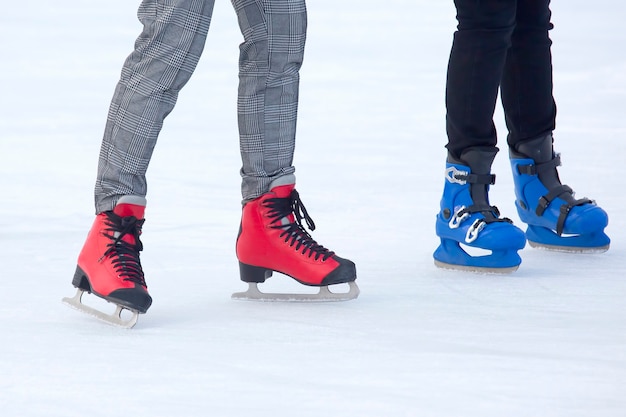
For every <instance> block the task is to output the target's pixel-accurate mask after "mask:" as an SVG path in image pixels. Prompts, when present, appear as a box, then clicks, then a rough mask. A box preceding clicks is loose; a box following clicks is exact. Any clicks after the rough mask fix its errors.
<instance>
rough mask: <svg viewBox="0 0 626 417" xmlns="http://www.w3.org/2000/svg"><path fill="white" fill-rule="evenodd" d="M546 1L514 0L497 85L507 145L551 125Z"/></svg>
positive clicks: (550, 128)
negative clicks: (513, 22)
mask: <svg viewBox="0 0 626 417" xmlns="http://www.w3.org/2000/svg"><path fill="white" fill-rule="evenodd" d="M549 4H550V1H549V0H518V1H517V13H516V25H515V30H514V31H513V34H512V35H511V47H510V48H509V50H508V53H507V56H506V62H505V66H504V72H503V74H502V83H501V87H500V88H501V97H502V105H503V107H504V114H505V117H506V123H507V127H508V130H509V134H508V138H507V142H508V145H509V146H511V147H514V146H515V145H516V144H518V143H520V142H522V141H524V140H527V139H532V138H536V137H537V136H540V135H545V134H546V133H550V132H552V131H553V130H554V128H555V119H556V104H555V102H554V98H553V96H552V53H551V50H550V48H551V45H552V41H551V40H550V37H549V35H548V31H549V30H551V29H552V23H551V22H550V17H551V13H550V8H549Z"/></svg>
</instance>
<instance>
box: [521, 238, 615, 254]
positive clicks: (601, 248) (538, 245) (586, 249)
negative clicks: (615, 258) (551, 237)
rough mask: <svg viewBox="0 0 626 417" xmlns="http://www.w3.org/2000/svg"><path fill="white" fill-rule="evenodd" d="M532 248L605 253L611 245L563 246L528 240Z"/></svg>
mask: <svg viewBox="0 0 626 417" xmlns="http://www.w3.org/2000/svg"><path fill="white" fill-rule="evenodd" d="M528 244H529V245H530V247H531V248H535V249H541V250H546V251H550V252H565V253H604V252H606V251H608V250H609V246H610V245H606V246H599V247H595V248H590V247H581V246H561V245H548V244H546V243H539V242H533V241H532V240H529V241H528Z"/></svg>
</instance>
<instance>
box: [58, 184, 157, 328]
mask: <svg viewBox="0 0 626 417" xmlns="http://www.w3.org/2000/svg"><path fill="white" fill-rule="evenodd" d="M145 206H146V202H145V199H144V198H143V197H137V196H124V197H122V198H120V200H119V202H118V204H117V205H116V207H115V209H114V210H113V211H106V212H103V213H100V214H98V215H97V216H96V220H95V221H94V224H93V226H92V228H91V231H90V232H89V235H88V236H87V241H86V242H85V245H84V246H83V249H82V251H81V252H80V255H79V256H78V265H77V267H76V273H75V274H74V279H73V280H72V284H73V285H74V286H75V287H76V288H77V289H78V290H77V292H76V295H75V296H74V297H73V298H64V299H63V301H64V302H65V303H67V304H69V305H70V306H72V307H75V308H76V309H78V310H81V311H83V312H85V313H87V314H91V315H94V316H96V317H98V318H100V319H102V320H105V321H107V322H109V323H111V324H114V325H118V326H122V327H132V326H134V325H135V323H136V322H137V315H138V314H139V313H145V312H146V311H147V310H148V308H149V307H150V304H152V298H151V297H150V295H149V294H148V290H147V287H146V281H145V279H144V275H143V270H142V268H141V262H140V260H139V252H140V251H141V250H142V249H143V247H142V244H141V241H140V240H139V235H140V234H141V226H142V225H143V222H144V211H145ZM84 292H89V293H93V294H95V295H97V296H98V297H101V298H103V299H105V300H107V301H109V302H111V303H114V304H116V305H117V309H116V311H115V313H113V314H111V315H109V314H106V313H103V312H101V311H99V310H96V309H94V308H92V307H89V306H87V305H85V304H83V303H82V302H81V297H82V295H83V293H84ZM123 309H126V310H130V311H131V312H132V313H133V315H132V317H131V318H130V319H129V320H124V319H122V318H121V312H122V310H123Z"/></svg>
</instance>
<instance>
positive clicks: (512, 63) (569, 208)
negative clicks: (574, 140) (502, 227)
mask: <svg viewBox="0 0 626 417" xmlns="http://www.w3.org/2000/svg"><path fill="white" fill-rule="evenodd" d="M550 17H551V13H550V0H518V9H517V26H516V28H515V31H514V32H513V36H512V46H511V48H510V49H509V54H508V56H507V61H506V65H505V72H504V76H503V77H502V103H503V106H504V111H505V115H506V121H507V126H508V128H509V135H508V145H509V155H510V157H511V167H512V169H513V178H514V181H515V194H516V206H517V211H518V214H519V216H520V218H521V219H522V221H523V222H524V223H527V224H528V229H527V231H526V235H527V237H528V241H529V243H530V244H531V246H541V247H545V248H548V249H555V250H562V251H570V252H598V251H605V250H607V249H608V247H609V244H610V240H609V238H608V236H606V234H604V232H603V230H604V228H605V227H606V226H607V224H608V216H607V214H606V212H604V210H602V209H601V208H600V207H598V206H597V205H596V204H595V202H594V201H592V200H590V199H588V198H581V199H577V198H575V197H574V192H573V190H572V189H571V188H570V187H568V186H567V185H563V184H562V183H561V180H560V178H559V174H558V172H557V167H558V166H559V165H560V163H561V158H560V156H559V155H558V154H556V153H555V152H554V149H553V137H552V131H553V130H554V128H555V118H556V105H555V103H554V98H553V95H552V57H551V51H550V48H551V45H552V42H551V40H550V38H549V36H548V31H549V30H550V29H551V28H552V24H551V23H550Z"/></svg>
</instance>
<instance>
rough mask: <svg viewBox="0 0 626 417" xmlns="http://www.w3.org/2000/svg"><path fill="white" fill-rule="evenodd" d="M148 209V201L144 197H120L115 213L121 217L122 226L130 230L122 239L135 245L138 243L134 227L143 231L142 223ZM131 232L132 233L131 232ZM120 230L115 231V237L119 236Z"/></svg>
mask: <svg viewBox="0 0 626 417" xmlns="http://www.w3.org/2000/svg"><path fill="white" fill-rule="evenodd" d="M145 210H146V201H145V199H144V198H143V197H137V196H124V197H122V198H120V200H119V201H118V203H117V205H116V206H115V208H114V209H113V213H114V214H116V215H117V216H119V217H120V218H121V227H122V229H123V230H128V231H127V232H126V233H125V234H124V236H122V239H121V240H123V241H124V242H127V243H130V244H131V245H134V244H136V243H137V240H136V239H135V236H134V233H132V229H136V228H138V229H139V232H138V233H141V225H142V223H143V219H144V213H145ZM129 232H130V233H129ZM119 234H120V232H119V231H116V232H115V233H114V237H116V238H117V237H118V236H119Z"/></svg>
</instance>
